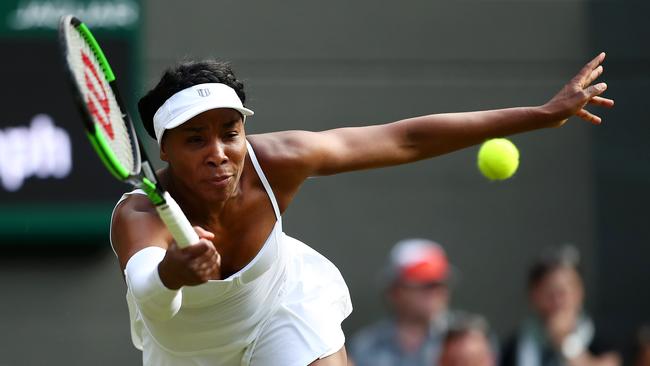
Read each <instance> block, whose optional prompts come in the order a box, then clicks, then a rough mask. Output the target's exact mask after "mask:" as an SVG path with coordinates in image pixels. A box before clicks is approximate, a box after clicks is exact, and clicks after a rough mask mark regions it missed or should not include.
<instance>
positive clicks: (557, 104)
mask: <svg viewBox="0 0 650 366" xmlns="http://www.w3.org/2000/svg"><path fill="white" fill-rule="evenodd" d="M604 60H605V53H604V52H601V53H600V54H599V55H598V56H596V58H594V59H593V60H591V61H590V62H589V63H588V64H586V65H585V66H584V67H583V68H582V70H580V72H578V74H577V75H576V76H574V77H573V79H571V81H569V83H568V84H566V85H565V86H564V88H562V90H560V91H559V92H558V93H557V94H556V95H555V96H554V97H553V98H552V99H551V100H550V101H548V103H546V104H545V105H544V108H545V109H546V110H547V111H549V113H551V115H552V116H554V117H555V118H554V120H555V121H556V122H554V124H553V125H552V127H560V126H562V125H563V124H564V123H566V121H567V119H568V118H569V117H572V116H578V117H580V118H582V119H583V120H585V121H587V122H590V123H592V124H595V125H598V124H600V123H601V122H602V120H601V118H600V117H599V116H597V115H595V114H593V113H591V112H589V111H587V110H586V109H585V107H586V106H587V105H588V104H591V105H597V106H601V107H606V108H611V107H613V106H614V101H613V100H612V99H608V98H603V97H601V96H600V95H601V94H602V93H604V92H605V90H607V84H605V83H602V82H601V83H598V84H593V85H592V83H593V82H594V81H596V79H598V77H599V76H600V75H601V74H602V73H603V66H602V65H601V64H602V62H603V61H604Z"/></svg>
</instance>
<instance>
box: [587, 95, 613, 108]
mask: <svg viewBox="0 0 650 366" xmlns="http://www.w3.org/2000/svg"><path fill="white" fill-rule="evenodd" d="M589 104H591V105H597V106H599V107H606V108H611V107H613V106H614V100H612V99H609V98H603V97H598V96H596V97H593V98H591V99H590V100H589Z"/></svg>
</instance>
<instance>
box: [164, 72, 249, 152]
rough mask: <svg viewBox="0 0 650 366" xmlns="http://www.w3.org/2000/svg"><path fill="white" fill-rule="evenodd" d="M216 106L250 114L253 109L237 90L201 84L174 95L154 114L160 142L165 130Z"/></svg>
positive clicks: (217, 85)
mask: <svg viewBox="0 0 650 366" xmlns="http://www.w3.org/2000/svg"><path fill="white" fill-rule="evenodd" d="M215 108H232V109H235V110H237V111H239V113H241V114H242V116H243V120H244V121H246V116H252V115H253V111H252V110H250V109H248V108H244V105H243V104H242V102H241V100H240V99H239V97H238V96H237V93H236V92H235V90H234V89H233V88H231V87H229V86H228V85H225V84H220V83H206V84H197V85H194V86H191V87H189V88H187V89H183V90H181V91H179V92H178V93H176V94H174V95H172V96H171V97H170V98H169V99H167V100H166V101H165V103H163V105H162V106H160V108H158V110H157V111H156V114H154V116H153V129H154V131H155V133H156V140H158V144H160V142H161V141H162V136H163V133H165V130H170V129H172V128H175V127H178V126H180V125H182V124H183V123H185V122H187V120H189V119H190V118H192V117H194V116H196V115H198V114H200V113H203V112H205V111H207V110H210V109H215Z"/></svg>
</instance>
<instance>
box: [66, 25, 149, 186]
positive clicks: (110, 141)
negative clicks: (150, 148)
mask: <svg viewBox="0 0 650 366" xmlns="http://www.w3.org/2000/svg"><path fill="white" fill-rule="evenodd" d="M59 44H60V46H61V51H62V55H63V60H64V64H65V65H66V70H67V74H68V76H69V80H70V83H71V85H72V90H73V94H74V95H75V101H76V103H77V105H78V107H79V110H80V111H81V115H82V121H83V124H84V126H85V128H86V135H87V136H88V138H89V140H90V142H91V144H92V146H93V148H94V149H95V151H96V152H97V154H98V155H99V157H100V158H101V160H102V162H103V163H104V166H106V168H107V169H108V170H109V171H110V172H111V174H113V176H115V177H116V178H117V179H119V180H121V181H130V180H132V179H133V178H134V177H137V176H138V175H139V174H140V169H141V156H140V147H139V144H138V140H137V137H136V134H135V129H134V127H133V123H132V122H131V119H130V118H129V115H128V113H126V108H125V107H124V105H123V103H122V101H121V100H120V98H119V94H118V92H117V87H116V85H115V83H116V79H115V74H114V73H113V71H112V69H111V66H110V64H109V63H108V60H107V59H106V56H105V55H104V52H103V51H102V49H101V47H100V46H99V44H98V43H97V41H96V39H95V37H94V36H93V34H92V33H91V32H90V30H89V29H88V27H87V26H86V25H85V24H84V23H83V22H81V21H80V20H79V19H77V18H76V17H74V16H72V15H66V16H63V17H61V20H60V22H59Z"/></svg>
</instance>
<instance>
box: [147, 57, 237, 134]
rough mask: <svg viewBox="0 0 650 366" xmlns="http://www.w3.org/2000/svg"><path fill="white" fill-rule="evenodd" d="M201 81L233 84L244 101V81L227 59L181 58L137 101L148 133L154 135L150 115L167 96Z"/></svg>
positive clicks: (154, 112)
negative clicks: (238, 77) (184, 59)
mask: <svg viewBox="0 0 650 366" xmlns="http://www.w3.org/2000/svg"><path fill="white" fill-rule="evenodd" d="M204 83H221V84H226V85H228V86H229V87H231V88H233V89H234V90H235V92H236V93H237V96H238V97H239V99H241V102H242V104H244V102H245V101H246V94H245V93H244V84H243V83H242V82H241V81H240V80H238V79H237V78H236V77H235V74H234V73H233V71H232V68H231V67H230V64H229V63H227V62H221V61H216V60H203V61H183V62H180V63H178V64H176V65H174V66H172V67H170V68H169V69H167V70H166V71H165V73H164V74H163V76H162V77H161V78H160V81H159V82H158V84H157V85H156V86H155V87H154V88H153V89H151V90H150V91H149V92H148V93H147V94H146V95H145V96H144V97H142V98H140V101H139V102H138V112H140V119H141V120H142V124H143V125H144V128H145V130H147V133H148V134H149V136H151V137H153V138H154V139H155V138H156V134H155V132H154V128H153V116H154V114H156V111H157V110H158V108H160V106H161V105H163V103H165V101H166V100H167V99H169V98H170V97H171V96H172V95H174V94H176V93H178V92H179V91H181V90H183V89H187V88H189V87H191V86H193V85H197V84H204Z"/></svg>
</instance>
